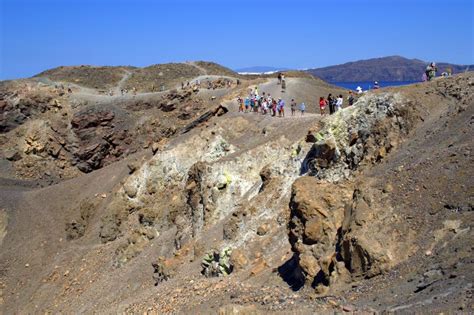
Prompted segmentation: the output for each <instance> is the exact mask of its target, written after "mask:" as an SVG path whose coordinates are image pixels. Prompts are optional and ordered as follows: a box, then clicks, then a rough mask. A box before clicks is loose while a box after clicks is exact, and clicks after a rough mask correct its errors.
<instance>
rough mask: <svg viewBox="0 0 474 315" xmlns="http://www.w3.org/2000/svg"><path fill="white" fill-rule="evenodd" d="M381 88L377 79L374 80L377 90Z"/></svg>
mask: <svg viewBox="0 0 474 315" xmlns="http://www.w3.org/2000/svg"><path fill="white" fill-rule="evenodd" d="M379 88H380V85H379V83H378V82H377V81H375V82H374V90H377V89H379Z"/></svg>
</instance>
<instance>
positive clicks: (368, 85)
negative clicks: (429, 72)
mask: <svg viewBox="0 0 474 315" xmlns="http://www.w3.org/2000/svg"><path fill="white" fill-rule="evenodd" d="M419 82H420V81H379V86H380V87H381V88H383V87H387V86H401V85H409V84H414V83H419ZM329 83H331V84H333V85H336V86H340V87H342V88H345V89H348V90H353V91H355V89H356V88H357V87H358V86H360V87H361V88H362V90H364V91H366V90H370V89H372V88H373V87H374V81H362V82H329Z"/></svg>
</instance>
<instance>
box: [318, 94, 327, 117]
mask: <svg viewBox="0 0 474 315" xmlns="http://www.w3.org/2000/svg"><path fill="white" fill-rule="evenodd" d="M319 111H320V112H321V116H322V115H324V114H326V100H325V99H324V97H322V96H321V97H320V98H319Z"/></svg>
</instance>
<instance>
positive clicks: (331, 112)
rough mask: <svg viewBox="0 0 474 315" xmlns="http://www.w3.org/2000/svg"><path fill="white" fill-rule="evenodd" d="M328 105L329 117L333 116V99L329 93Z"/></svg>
mask: <svg viewBox="0 0 474 315" xmlns="http://www.w3.org/2000/svg"><path fill="white" fill-rule="evenodd" d="M327 102H328V105H329V115H332V114H334V99H333V98H332V94H331V93H329V95H328V100H327Z"/></svg>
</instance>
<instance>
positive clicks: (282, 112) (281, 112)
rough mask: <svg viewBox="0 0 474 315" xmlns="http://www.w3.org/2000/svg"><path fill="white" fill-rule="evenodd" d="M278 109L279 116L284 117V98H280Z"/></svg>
mask: <svg viewBox="0 0 474 315" xmlns="http://www.w3.org/2000/svg"><path fill="white" fill-rule="evenodd" d="M279 106H280V110H279V111H278V113H279V115H280V117H285V101H284V100H280V104H279Z"/></svg>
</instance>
